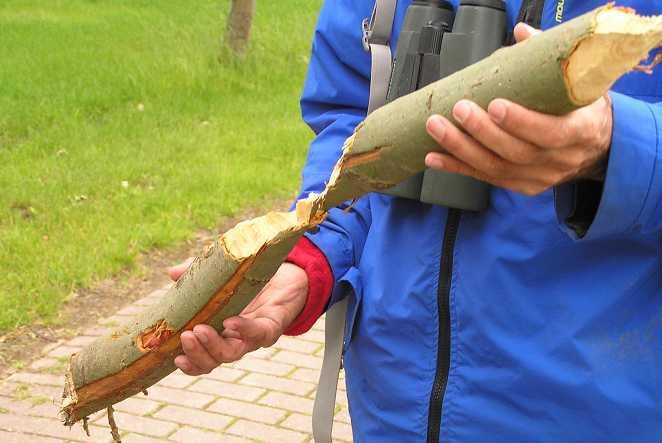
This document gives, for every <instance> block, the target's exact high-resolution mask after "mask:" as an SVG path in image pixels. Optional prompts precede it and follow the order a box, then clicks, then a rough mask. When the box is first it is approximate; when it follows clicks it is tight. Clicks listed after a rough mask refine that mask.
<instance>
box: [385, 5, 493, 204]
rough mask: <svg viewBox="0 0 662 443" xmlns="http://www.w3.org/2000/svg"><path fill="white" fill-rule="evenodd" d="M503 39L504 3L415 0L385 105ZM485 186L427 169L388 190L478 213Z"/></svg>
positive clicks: (489, 51)
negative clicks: (455, 3) (454, 7)
mask: <svg viewBox="0 0 662 443" xmlns="http://www.w3.org/2000/svg"><path fill="white" fill-rule="evenodd" d="M505 37H506V6H505V3H504V2H503V1H502V0H462V1H461V2H460V5H459V7H458V9H457V13H454V11H453V6H452V5H451V4H450V3H449V2H447V1H445V0H414V1H413V2H412V3H411V5H409V7H408V8H407V13H406V14H405V20H404V24H403V27H402V31H401V32H400V38H399V41H398V46H397V48H396V53H395V59H394V62H393V72H392V74H391V81H390V84H389V90H388V94H387V97H386V101H387V102H390V101H393V100H395V99H396V98H398V97H401V96H403V95H406V94H409V93H411V92H414V91H416V90H418V89H420V88H423V87H425V86H427V85H428V84H430V83H432V82H434V81H437V80H439V79H441V78H444V77H446V76H448V75H451V74H453V73H454V72H456V71H459V70H461V69H463V68H465V67H467V66H469V65H472V64H473V63H476V62H477V61H480V60H482V59H483V58H485V57H487V56H489V55H490V54H492V52H494V51H496V50H497V49H499V48H500V47H501V46H503V44H504V41H505ZM489 191H490V190H489V186H488V185H487V184H486V183H483V182H479V181H477V180H475V179H473V178H469V177H465V176H462V175H458V174H450V173H445V172H440V171H433V170H426V171H425V172H423V173H421V174H418V175H416V176H414V177H411V178H410V179H408V180H406V181H404V182H402V183H401V184H399V185H397V186H395V187H393V188H391V189H389V190H388V191H386V192H385V193H386V194H390V195H394V196H398V197H404V198H409V199H413V200H419V201H421V202H424V203H430V204H435V205H443V206H448V207H452V208H458V209H466V210H472V211H480V210H483V209H485V208H486V207H487V206H488V204H489Z"/></svg>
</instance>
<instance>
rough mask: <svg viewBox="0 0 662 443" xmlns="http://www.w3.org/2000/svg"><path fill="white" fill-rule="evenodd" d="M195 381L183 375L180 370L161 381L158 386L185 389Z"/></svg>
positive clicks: (193, 378)
mask: <svg viewBox="0 0 662 443" xmlns="http://www.w3.org/2000/svg"><path fill="white" fill-rule="evenodd" d="M195 381H196V378H195V377H191V376H189V375H186V374H184V373H183V372H181V371H180V370H177V371H176V372H173V373H172V374H170V375H169V376H167V377H166V378H164V379H163V380H161V381H160V382H159V383H158V385H159V386H165V387H167V388H179V389H182V388H185V387H187V386H189V385H191V384H193V383H194V382H195Z"/></svg>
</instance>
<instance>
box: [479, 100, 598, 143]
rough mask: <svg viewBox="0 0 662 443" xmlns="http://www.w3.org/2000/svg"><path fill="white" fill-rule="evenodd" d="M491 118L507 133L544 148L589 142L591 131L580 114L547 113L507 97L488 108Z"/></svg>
mask: <svg viewBox="0 0 662 443" xmlns="http://www.w3.org/2000/svg"><path fill="white" fill-rule="evenodd" d="M487 112H488V114H489V115H490V117H491V118H492V120H493V121H494V122H495V123H496V124H497V125H499V126H500V127H501V128H503V129H504V130H505V131H506V132H508V133H510V134H512V135H513V136H515V137H517V138H520V139H522V140H524V141H527V142H529V143H532V144H534V145H536V146H539V147H541V148H548V149H559V148H562V147H564V146H568V145H574V144H581V143H583V142H584V141H588V140H589V138H590V136H591V134H590V133H588V132H590V131H583V130H582V122H580V121H579V120H580V119H579V117H581V115H577V114H575V115H574V118H573V117H570V116H569V115H568V116H561V117H557V116H554V115H547V114H543V113H540V112H536V111H532V110H530V109H527V108H525V107H523V106H521V105H518V104H516V103H513V102H511V101H508V100H504V99H496V100H493V101H492V102H491V103H490V104H489V106H488V107H487Z"/></svg>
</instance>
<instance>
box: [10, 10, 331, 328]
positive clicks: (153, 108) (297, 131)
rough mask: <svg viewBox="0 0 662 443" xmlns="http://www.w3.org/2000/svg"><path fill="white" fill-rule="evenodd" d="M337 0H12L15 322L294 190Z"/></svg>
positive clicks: (47, 316)
mask: <svg viewBox="0 0 662 443" xmlns="http://www.w3.org/2000/svg"><path fill="white" fill-rule="evenodd" d="M320 4H321V0H314V1H311V0H279V1H277V2H268V1H265V2H258V10H257V16H256V21H255V23H254V31H255V32H254V34H253V41H252V46H251V49H250V53H249V55H248V56H247V57H246V58H245V59H244V60H237V59H234V58H233V57H232V56H230V55H229V54H228V53H227V51H221V49H220V44H219V38H220V36H221V35H222V34H223V30H224V29H225V22H224V17H225V15H226V13H227V10H228V8H229V0H213V1H211V0H198V1H195V2H183V1H179V0H160V1H158V2H155V1H151V0H150V1H148V0H96V1H95V0H49V1H47V2H44V1H43V0H3V1H2V3H1V4H0V60H1V62H0V267H1V269H2V272H3V274H4V275H3V278H2V280H1V281H2V283H0V330H7V329H11V328H13V327H16V326H18V325H21V324H26V323H29V322H33V321H36V320H41V321H53V319H54V318H55V314H56V312H57V310H58V307H59V306H60V305H61V304H62V301H63V300H64V299H65V298H66V296H67V295H68V294H69V293H71V291H73V290H75V289H76V288H77V287H81V286H87V285H90V284H92V283H93V282H94V281H95V280H96V279H99V278H103V277H106V276H109V275H112V274H113V273H116V272H117V271H119V270H120V269H125V268H127V267H131V266H132V264H133V262H134V259H135V257H136V256H137V254H139V253H140V252H141V251H145V250H147V249H149V248H153V247H164V246H167V245H172V244H175V243H176V242H179V241H182V240H183V239H185V238H187V237H189V236H190V235H191V234H192V233H193V232H194V231H195V230H196V229H198V228H203V227H204V228H209V227H213V226H215V224H216V222H217V221H218V220H219V218H220V217H222V216H226V215H230V214H234V213H236V212H237V211H239V210H241V209H242V208H245V207H249V206H251V205H256V204H259V202H260V201H264V198H265V197H266V196H273V197H276V196H279V197H284V196H294V194H295V192H296V188H297V184H298V180H299V171H300V168H301V166H302V164H303V160H304V157H305V151H306V148H307V143H308V141H309V139H310V133H309V131H308V130H307V128H306V127H305V126H304V125H303V123H301V121H300V117H299V108H298V97H299V94H300V90H301V87H302V84H303V78H304V74H305V70H306V65H307V59H308V53H309V47H310V38H311V34H312V30H313V27H314V21H315V17H316V14H317V10H318V8H319V6H320Z"/></svg>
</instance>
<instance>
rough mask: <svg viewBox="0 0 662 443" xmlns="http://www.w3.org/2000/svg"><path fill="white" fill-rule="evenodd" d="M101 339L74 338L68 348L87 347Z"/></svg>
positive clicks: (92, 336) (88, 336)
mask: <svg viewBox="0 0 662 443" xmlns="http://www.w3.org/2000/svg"><path fill="white" fill-rule="evenodd" d="M97 338H99V337H96V336H94V335H80V336H78V337H74V338H72V339H71V340H69V341H68V342H67V346H83V347H84V346H87V345H89V344H91V343H92V342H94V340H96V339H97Z"/></svg>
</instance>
